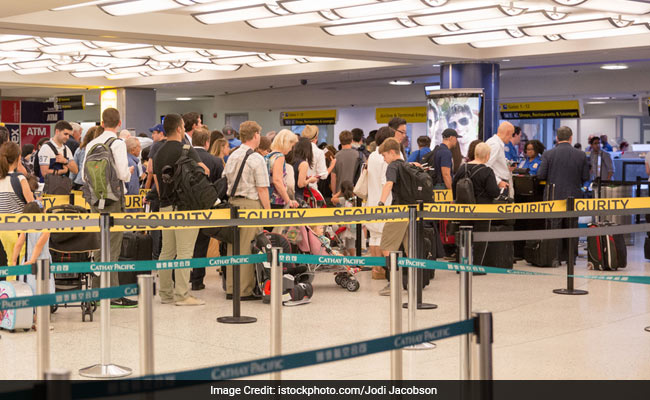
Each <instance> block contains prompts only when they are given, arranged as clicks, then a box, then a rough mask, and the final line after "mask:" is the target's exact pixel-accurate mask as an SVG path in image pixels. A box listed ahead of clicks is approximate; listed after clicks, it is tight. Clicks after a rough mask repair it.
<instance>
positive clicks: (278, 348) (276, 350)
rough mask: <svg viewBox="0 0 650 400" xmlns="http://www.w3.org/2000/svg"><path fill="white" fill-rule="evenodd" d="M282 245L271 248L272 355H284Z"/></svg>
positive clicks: (277, 377)
mask: <svg viewBox="0 0 650 400" xmlns="http://www.w3.org/2000/svg"><path fill="white" fill-rule="evenodd" d="M280 251H282V249H281V248H280V247H273V248H271V252H270V253H269V258H270V260H269V261H270V262H271V357H276V356H280V355H282V275H283V273H282V263H281V262H280ZM271 379H273V380H276V381H279V380H281V379H282V372H280V371H276V372H273V373H271Z"/></svg>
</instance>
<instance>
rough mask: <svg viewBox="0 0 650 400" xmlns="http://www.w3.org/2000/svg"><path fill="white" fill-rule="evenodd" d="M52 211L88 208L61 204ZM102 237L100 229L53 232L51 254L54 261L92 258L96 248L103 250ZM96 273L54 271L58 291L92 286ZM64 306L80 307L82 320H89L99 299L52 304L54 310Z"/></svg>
mask: <svg viewBox="0 0 650 400" xmlns="http://www.w3.org/2000/svg"><path fill="white" fill-rule="evenodd" d="M47 212H48V213H66V214H81V213H87V212H88V210H86V209H84V208H83V207H80V206H73V205H68V204H66V205H61V206H56V207H52V208H50V209H48V210H47ZM99 248H100V237H99V233H98V232H70V233H52V234H51V235H50V255H51V256H52V263H70V262H88V261H90V260H91V259H92V254H93V251H96V250H99ZM93 276H94V274H92V273H70V274H68V273H62V274H55V275H54V287H55V290H56V292H66V291H70V290H82V289H90V288H91V287H92V278H93ZM60 306H62V307H66V308H67V307H80V308H81V320H82V321H83V322H86V316H88V317H89V318H90V321H91V322H92V321H93V313H94V312H95V310H96V309H97V302H95V301H82V302H81V303H80V304H79V305H76V304H75V305H70V304H68V303H64V304H59V305H53V306H50V310H51V312H52V313H54V312H56V311H57V310H58V308H59V307H60Z"/></svg>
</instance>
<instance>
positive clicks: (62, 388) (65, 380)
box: [44, 370, 72, 400]
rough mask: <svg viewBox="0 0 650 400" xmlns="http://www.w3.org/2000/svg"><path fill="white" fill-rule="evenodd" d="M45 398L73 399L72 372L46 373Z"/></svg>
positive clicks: (55, 399) (56, 371) (50, 399)
mask: <svg viewBox="0 0 650 400" xmlns="http://www.w3.org/2000/svg"><path fill="white" fill-rule="evenodd" d="M44 378H45V380H46V381H47V382H46V383H45V393H46V394H45V398H46V399H47V400H68V399H71V398H72V387H71V384H70V371H68V370H50V371H46V372H45V376H44Z"/></svg>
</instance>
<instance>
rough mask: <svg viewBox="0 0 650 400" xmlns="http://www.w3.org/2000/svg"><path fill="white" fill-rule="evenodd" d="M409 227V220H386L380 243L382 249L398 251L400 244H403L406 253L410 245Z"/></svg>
mask: <svg viewBox="0 0 650 400" xmlns="http://www.w3.org/2000/svg"><path fill="white" fill-rule="evenodd" d="M408 228H409V223H408V221H399V222H386V224H385V225H384V230H383V232H382V234H381V244H380V245H379V247H381V250H382V251H398V250H399V246H400V244H403V245H404V252H405V253H406V252H407V251H408V245H409V234H408Z"/></svg>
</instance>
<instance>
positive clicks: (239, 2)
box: [192, 0, 268, 13]
mask: <svg viewBox="0 0 650 400" xmlns="http://www.w3.org/2000/svg"><path fill="white" fill-rule="evenodd" d="M212 1H214V0H208V1H202V0H198V1H196V2H197V3H209V4H202V5H199V6H193V7H192V11H196V12H199V13H203V12H210V11H222V10H230V9H233V8H240V7H251V6H258V5H264V4H266V3H268V0H221V1H214V2H213V3H212Z"/></svg>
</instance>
